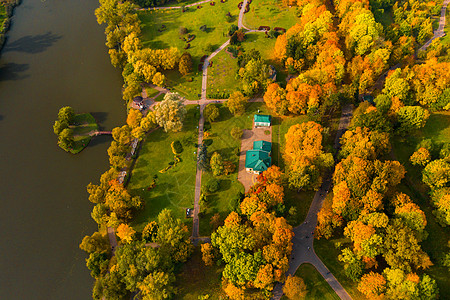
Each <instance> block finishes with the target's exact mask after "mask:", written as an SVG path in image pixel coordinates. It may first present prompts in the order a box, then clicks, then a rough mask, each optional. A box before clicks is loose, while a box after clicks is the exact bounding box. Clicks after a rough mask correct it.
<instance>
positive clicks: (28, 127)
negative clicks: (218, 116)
mask: <svg viewBox="0 0 450 300" xmlns="http://www.w3.org/2000/svg"><path fill="white" fill-rule="evenodd" d="M97 6H98V2H97V1H95V0H70V1H69V0H24V1H23V3H22V4H21V5H20V6H18V7H17V8H16V10H15V13H14V17H13V23H12V27H11V29H10V31H9V34H8V36H9V38H8V41H7V43H6V45H5V47H4V48H3V50H2V56H1V58H0V139H1V140H0V141H1V142H0V299H27V300H28V299H81V300H83V299H90V298H91V288H92V283H93V280H92V279H91V277H90V275H89V271H88V270H87V269H86V267H85V262H84V259H85V254H84V253H83V252H82V251H81V250H79V249H78V244H79V243H80V241H81V239H82V237H83V236H84V235H86V234H91V233H92V232H93V231H94V230H95V229H96V224H95V223H94V222H93V221H92V220H91V218H90V211H91V209H92V205H91V204H90V203H89V202H88V200H87V193H86V189H85V187H86V185H87V184H88V183H89V182H90V181H95V182H97V181H98V179H99V176H100V174H101V173H103V172H104V171H105V170H106V169H107V167H108V162H107V154H106V149H107V147H108V144H109V139H110V137H99V138H96V139H95V140H93V141H92V142H91V145H90V147H89V148H87V149H85V150H84V151H83V152H82V153H80V154H79V155H77V156H72V155H69V154H67V153H65V152H64V151H62V150H60V149H59V148H58V147H57V146H56V136H55V135H54V134H53V132H52V123H53V121H54V120H55V117H56V114H57V112H58V109H59V108H60V107H62V106H64V105H71V106H73V107H74V108H75V110H76V111H79V112H93V113H94V116H95V117H96V118H97V119H98V120H99V121H100V124H101V126H102V128H104V129H111V128H113V127H114V126H118V125H121V124H123V123H124V120H125V109H124V106H123V101H122V100H121V95H120V88H121V84H122V83H121V78H120V73H119V71H117V70H115V69H114V68H113V67H112V66H111V64H110V62H109V57H108V55H107V49H106V47H105V46H104V42H105V37H104V34H103V28H102V27H100V26H99V25H98V24H97V23H96V20H95V16H94V9H95V8H96V7H97Z"/></svg>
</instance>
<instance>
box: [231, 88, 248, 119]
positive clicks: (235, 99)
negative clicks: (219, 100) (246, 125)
mask: <svg viewBox="0 0 450 300" xmlns="http://www.w3.org/2000/svg"><path fill="white" fill-rule="evenodd" d="M247 102H248V98H247V97H245V96H244V94H242V93H241V92H233V93H232V94H231V95H230V98H228V100H227V102H225V105H226V106H227V107H228V109H229V110H230V112H231V113H232V114H234V115H235V116H240V115H242V114H244V112H245V106H246V105H247Z"/></svg>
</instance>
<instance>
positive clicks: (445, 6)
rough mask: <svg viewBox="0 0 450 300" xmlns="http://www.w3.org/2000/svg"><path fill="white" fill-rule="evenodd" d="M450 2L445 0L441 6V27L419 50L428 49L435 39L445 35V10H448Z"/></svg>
mask: <svg viewBox="0 0 450 300" xmlns="http://www.w3.org/2000/svg"><path fill="white" fill-rule="evenodd" d="M449 3H450V0H444V2H443V3H442V8H441V16H440V18H439V27H438V29H436V30H435V31H434V35H433V37H432V38H431V39H430V40H429V41H428V42H426V43H425V44H424V45H423V46H422V47H420V48H419V51H423V50H426V49H427V48H428V47H429V46H430V45H431V42H433V41H434V40H435V39H438V38H441V37H443V36H444V35H445V31H444V29H445V12H446V10H447V5H448V4H449Z"/></svg>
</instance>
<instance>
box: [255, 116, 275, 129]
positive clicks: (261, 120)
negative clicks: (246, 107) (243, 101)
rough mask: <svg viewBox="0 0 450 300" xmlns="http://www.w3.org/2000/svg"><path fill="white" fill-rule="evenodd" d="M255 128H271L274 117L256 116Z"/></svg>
mask: <svg viewBox="0 0 450 300" xmlns="http://www.w3.org/2000/svg"><path fill="white" fill-rule="evenodd" d="M253 120H254V122H255V127H270V124H271V121H272V116H270V115H255V116H254V119H253Z"/></svg>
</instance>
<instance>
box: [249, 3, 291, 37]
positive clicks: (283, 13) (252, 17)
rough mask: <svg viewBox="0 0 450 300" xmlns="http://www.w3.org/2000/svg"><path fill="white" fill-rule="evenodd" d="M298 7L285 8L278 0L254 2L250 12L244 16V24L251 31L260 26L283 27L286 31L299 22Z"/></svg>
mask: <svg viewBox="0 0 450 300" xmlns="http://www.w3.org/2000/svg"><path fill="white" fill-rule="evenodd" d="M296 10H297V8H296V7H292V8H288V7H284V6H283V5H282V3H281V1H277V0H253V1H252V3H251V4H250V11H249V12H248V13H246V14H245V16H244V24H245V25H246V26H247V27H248V28H250V29H258V27H259V26H270V28H271V29H273V28H274V27H282V28H284V29H286V30H288V29H289V28H291V27H292V26H293V25H295V23H296V21H297V16H296Z"/></svg>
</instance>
